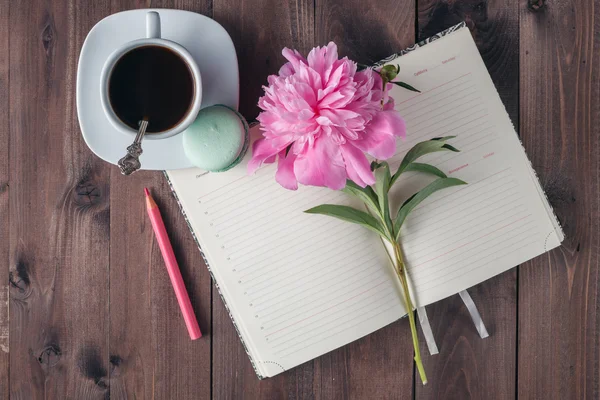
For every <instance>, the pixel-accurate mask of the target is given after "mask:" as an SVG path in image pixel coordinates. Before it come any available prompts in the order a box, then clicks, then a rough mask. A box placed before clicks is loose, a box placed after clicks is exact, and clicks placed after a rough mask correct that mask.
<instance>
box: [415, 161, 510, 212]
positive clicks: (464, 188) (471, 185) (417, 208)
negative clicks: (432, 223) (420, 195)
mask: <svg viewBox="0 0 600 400" xmlns="http://www.w3.org/2000/svg"><path fill="white" fill-rule="evenodd" d="M508 169H510V167H508V168H504V169H503V170H501V171H498V172H495V173H493V174H492V175H490V176H486V177H485V178H483V179H480V180H478V181H477V182H473V183H469V182H467V185H463V187H462V188H461V189H458V190H457V191H456V192H454V194H456V193H458V192H462V191H463V190H466V189H468V188H470V187H473V186H474V185H476V184H478V183H480V182H483V181H485V180H486V179H489V178H491V177H492V176H494V175H498V174H500V173H502V172H504V171H506V170H508ZM445 198H446V197H442V198H439V199H437V200H434V201H430V202H428V203H427V204H424V205H420V206H418V207H415V211H416V210H420V209H421V208H423V207H426V206H430V205H432V204H433V203H437V202H438V201H442V200H444V199H445Z"/></svg>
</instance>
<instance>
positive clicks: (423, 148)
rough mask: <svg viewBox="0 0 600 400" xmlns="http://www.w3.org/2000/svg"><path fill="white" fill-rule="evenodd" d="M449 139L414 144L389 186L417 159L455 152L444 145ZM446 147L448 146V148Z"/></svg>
mask: <svg viewBox="0 0 600 400" xmlns="http://www.w3.org/2000/svg"><path fill="white" fill-rule="evenodd" d="M449 138H451V136H446V137H443V138H435V139H432V140H426V141H424V142H420V143H417V144H415V145H414V146H413V148H412V149H410V150H409V151H408V153H406V155H405V156H404V159H403V160H402V162H401V163H400V166H399V167H398V170H397V171H396V173H395V174H394V175H393V176H392V181H391V183H390V186H392V185H394V183H395V182H396V180H397V179H398V178H399V177H400V175H401V174H402V172H404V171H405V170H406V167H408V166H409V165H410V164H411V163H412V162H413V161H415V160H416V159H417V158H419V157H422V156H424V155H426V154H429V153H435V152H437V151H455V150H456V149H455V148H454V147H452V146H450V145H449V144H446V140H447V139H449ZM448 146H450V148H449V147H448ZM456 151H457V150H456Z"/></svg>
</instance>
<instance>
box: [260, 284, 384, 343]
mask: <svg viewBox="0 0 600 400" xmlns="http://www.w3.org/2000/svg"><path fill="white" fill-rule="evenodd" d="M385 282H387V281H383V282H381V283H379V284H377V285H375V286H373V287H372V288H369V289H367V290H365V291H363V292H360V293H359V294H357V295H355V296H352V297H350V298H347V299H346V300H344V301H342V302H340V303H337V304H335V305H333V306H331V307H329V308H326V309H324V310H321V311H319V312H318V313H314V314H313V315H310V316H308V317H306V318H304V319H301V320H300V321H296V322H294V323H293V324H290V325H288V326H285V327H283V328H281V329H278V330H276V331H275V332H271V333H269V334H268V335H265V337H268V336H271V335H274V334H276V333H278V332H281V331H283V330H285V329H287V328H289V327H290V326H294V325H296V324H299V323H300V322H304V321H306V320H307V319H310V318H312V317H314V316H316V315H319V314H322V313H324V312H325V311H329V310H331V309H332V308H335V307H337V306H339V305H340V304H344V303H345V302H347V301H350V300H352V299H355V298H357V297H358V296H360V295H363V294H365V293H367V292H369V291H371V290H373V289H375V288H376V287H378V286H381V285H383V284H384V283H385Z"/></svg>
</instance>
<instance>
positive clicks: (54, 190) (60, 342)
mask: <svg viewBox="0 0 600 400" xmlns="http://www.w3.org/2000/svg"><path fill="white" fill-rule="evenodd" d="M106 12H107V8H106V5H105V3H102V2H95V3H94V6H93V7H86V9H85V10H82V9H81V8H78V7H77V5H75V4H73V3H67V2H43V1H29V2H11V4H10V25H9V30H10V57H9V63H10V92H9V95H10V107H9V109H10V150H9V151H10V191H9V194H10V233H9V237H10V283H11V287H10V321H11V324H10V325H11V326H10V336H11V341H10V349H11V353H12V357H11V358H10V391H11V397H12V398H14V399H38V398H40V399H42V398H90V399H92V398H99V399H102V398H105V396H106V395H107V394H108V385H109V377H108V375H107V371H108V357H107V356H108V354H107V349H108V329H107V327H108V302H107V298H108V279H107V277H108V266H109V264H108V263H109V259H108V251H109V208H108V207H109V182H108V170H107V166H106V164H105V163H103V162H102V161H100V160H99V159H98V158H96V157H95V156H93V155H92V154H91V152H90V151H89V150H87V147H86V145H85V144H84V142H83V139H82V137H81V135H80V133H79V130H78V123H77V118H76V109H75V90H74V88H75V80H76V66H77V55H78V51H79V49H78V46H79V45H80V43H81V42H82V40H83V35H84V32H81V31H80V30H77V29H76V26H77V25H76V24H77V21H78V20H79V21H84V23H85V21H87V18H93V14H94V13H98V14H99V15H103V14H106Z"/></svg>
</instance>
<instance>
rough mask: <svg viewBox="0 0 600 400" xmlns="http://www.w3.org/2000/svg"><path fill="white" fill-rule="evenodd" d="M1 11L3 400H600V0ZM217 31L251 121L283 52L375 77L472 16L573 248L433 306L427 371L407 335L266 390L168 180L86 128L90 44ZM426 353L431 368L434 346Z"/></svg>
mask: <svg viewBox="0 0 600 400" xmlns="http://www.w3.org/2000/svg"><path fill="white" fill-rule="evenodd" d="M529 1H530V2H529V3H527V1H524V0H521V1H519V2H518V1H515V0H495V1H490V2H487V1H485V0H455V1H448V0H419V1H417V2H415V1H406V0H404V1H394V0H377V1H368V0H332V1H325V0H315V1H312V0H295V1H285V0H281V1H276V0H245V1H241V0H239V1H234V0H172V1H169V0H165V1H156V2H154V1H153V2H151V4H150V2H144V1H127V0H112V1H108V0H98V1H88V2H85V1H82V0H80V1H74V0H71V1H69V0H54V1H51V0H46V1H42V0H35V1H33V0H31V1H25V0H22V1H21V0H19V1H9V0H0V260H3V261H2V263H1V264H0V265H1V266H3V268H1V270H0V281H1V282H4V286H3V287H2V290H1V291H0V398H2V399H7V398H9V397H10V398H13V399H41V398H47V399H87V398H100V399H108V398H114V399H121V398H129V399H134V398H157V399H205V398H210V397H212V398H215V399H230V398H231V399H241V398H248V399H254V398H262V399H280V398H292V399H312V398H317V399H341V398H353V399H380V398H390V399H391V398H394V399H396V398H398V399H412V398H416V399H467V398H474V399H509V398H515V397H519V398H520V399H560V400H563V399H571V398H577V399H582V398H588V399H597V398H598V397H599V396H600V339H599V335H600V310H599V308H600V305H599V304H600V293H599V290H600V287H599V283H600V276H599V274H598V272H599V271H598V267H599V264H600V150H599V146H600V130H599V128H598V126H599V124H600V105H599V104H600V102H599V99H600V86H599V80H600V33H599V29H600V11H599V10H600V4H599V3H598V1H595V0H573V1H567V0H548V1H547V2H546V1H545V0H529ZM147 6H152V7H166V8H180V9H186V10H192V11H196V12H199V13H202V14H205V15H208V16H211V17H212V18H214V19H215V20H217V21H218V22H220V23H221V24H223V26H224V27H225V28H226V29H227V31H228V32H229V33H230V35H231V36H232V38H233V41H234V43H235V45H236V48H237V53H238V57H239V63H240V75H241V81H242V85H241V96H242V102H241V111H242V113H244V114H245V115H246V116H247V117H248V118H253V117H255V116H256V115H257V113H258V109H257V107H256V101H257V99H258V97H259V95H260V93H261V85H263V84H264V83H265V82H266V77H267V75H268V74H271V73H275V72H276V71H277V70H278V68H279V66H280V65H281V64H282V62H283V58H282V56H281V49H282V48H283V47H284V46H288V47H293V48H297V49H299V50H300V51H303V52H306V51H307V50H309V49H310V48H311V47H312V46H314V45H316V44H324V43H326V42H328V41H330V40H334V41H336V42H337V43H338V45H339V46H340V52H341V54H342V55H347V56H349V57H350V58H352V59H354V60H356V61H358V62H361V63H365V64H368V63H369V62H373V61H375V60H379V59H380V58H383V57H385V56H387V55H389V54H391V53H393V52H395V51H397V50H399V49H402V48H404V47H406V46H407V45H409V44H411V43H413V42H414V41H415V40H416V39H420V38H425V37H427V36H429V35H431V34H433V33H436V32H438V31H440V30H442V29H444V28H446V27H448V26H451V25H453V24H455V23H457V22H459V21H461V20H466V21H467V24H468V25H469V27H470V28H471V31H472V33H473V35H474V36H475V38H476V41H477V44H478V46H479V49H480V51H481V54H482V55H483V58H484V60H485V62H486V64H487V67H488V68H489V70H490V73H491V75H492V77H493V79H494V82H495V83H496V86H497V87H498V90H499V92H500V95H501V97H502V100H503V101H504V103H505V105H506V107H507V109H508V112H509V114H510V116H511V118H512V121H513V123H514V125H515V127H516V128H517V130H518V131H519V132H520V135H521V139H522V141H523V144H524V145H525V147H526V149H527V152H528V154H529V157H530V158H531V160H532V162H533V166H534V168H535V169H536V170H537V172H538V174H539V176H540V179H541V181H542V184H543V186H544V188H545V190H546V192H547V193H548V196H549V198H550V202H551V203H552V205H553V206H554V208H555V210H556V213H557V215H558V217H559V219H560V220H561V222H562V226H563V228H564V230H565V233H566V236H567V238H566V240H565V242H564V244H563V246H562V247H561V248H559V249H556V250H554V251H552V252H550V253H548V254H545V255H543V256H540V257H538V258H537V259H535V260H533V261H531V262H528V263H526V264H525V265H521V266H519V267H518V268H516V269H513V270H511V271H509V272H507V273H505V274H503V275H501V276H498V277H497V278H494V279H492V280H490V281H488V282H485V283H484V284H481V285H479V286H477V287H475V288H473V289H472V290H471V291H470V292H471V294H472V296H473V298H474V300H475V302H476V303H477V304H478V306H479V309H480V311H481V314H482V316H483V319H484V321H485V322H486V323H487V327H488V329H489V331H490V334H491V336H490V338H488V339H485V340H481V339H479V337H478V336H477V334H476V332H475V329H474V328H473V325H472V322H471V320H470V318H469V316H468V313H467V311H466V309H465V307H464V306H463V305H462V303H461V301H460V299H459V298H457V297H453V298H449V299H446V300H444V301H441V302H439V303H437V304H435V305H433V306H431V307H428V310H429V316H430V318H431V321H432V325H433V330H434V333H435V335H436V337H437V338H438V345H439V346H440V348H441V352H440V354H439V355H437V356H434V357H432V356H425V367H426V369H427V371H428V375H429V379H430V384H428V385H427V386H425V387H423V386H422V385H421V384H420V383H419V382H418V377H415V371H414V367H413V361H412V349H411V338H410V332H409V326H408V323H407V321H406V320H405V319H404V320H401V321H399V322H396V323H394V324H392V325H390V326H388V327H387V328H385V329H382V330H381V331H379V332H376V333H374V334H372V335H370V336H368V337H366V338H364V339H362V340H359V341H357V342H355V343H352V344H350V345H348V346H345V347H343V348H341V349H339V350H336V351H334V352H332V353H330V354H327V355H325V356H322V357H320V358H319V359H317V360H315V361H312V362H309V363H307V364H305V365H302V366H300V367H298V368H295V369H293V370H291V371H288V372H286V373H283V374H281V375H279V376H277V377H275V378H272V379H267V380H264V381H259V380H258V379H257V378H256V375H255V374H254V371H253V370H252V368H251V365H250V362H249V360H248V357H247V356H246V354H245V353H244V351H243V349H242V346H241V343H240V340H239V339H238V337H237V335H236V333H235V331H234V328H233V325H232V323H231V321H230V319H229V316H228V314H227V311H226V310H225V308H224V306H223V303H222V301H221V299H220V298H219V296H218V295H217V293H216V290H215V289H214V287H213V285H212V283H211V281H210V277H209V274H208V272H207V270H206V268H205V266H204V265H203V263H202V260H201V257H200V254H199V252H198V250H197V249H196V246H195V244H194V242H193V240H192V237H191V234H190V232H189V231H188V229H187V227H186V225H185V223H184V220H183V218H182V216H181V215H180V212H179V210H178V208H177V205H176V203H175V201H174V199H173V198H172V197H171V195H170V193H169V191H168V189H167V185H166V183H165V179H164V178H163V176H162V174H160V173H156V172H141V173H138V174H136V175H134V176H132V177H128V178H125V177H122V176H121V175H120V173H119V171H118V169H117V168H116V167H114V166H112V165H109V164H107V163H105V162H103V161H101V160H100V159H98V158H97V157H96V156H94V155H93V154H92V153H91V152H90V151H89V150H88V148H87V147H86V145H85V143H84V141H83V139H82V137H81V135H80V131H79V125H78V121H77V116H76V107H75V82H76V68H77V59H78V55H79V51H80V48H81V45H82V43H83V41H84V39H85V36H86V35H87V33H88V31H89V30H90V28H91V27H92V26H93V25H94V24H95V23H96V22H98V21H99V20H100V19H102V18H104V17H105V16H107V15H109V14H112V13H115V12H117V11H121V10H126V9H129V8H134V7H147ZM145 186H148V187H152V188H154V190H155V193H156V195H157V196H156V197H157V202H159V203H160V204H159V205H160V206H161V208H162V210H163V213H164V214H165V215H166V216H167V218H166V224H167V228H168V229H169V231H170V233H171V236H172V238H173V241H174V245H175V248H176V254H177V257H178V259H179V260H180V263H181V268H182V272H183V275H184V278H185V281H186V282H187V285H188V288H189V291H190V293H191V296H192V302H193V305H194V307H195V310H196V313H197V314H198V316H199V318H200V325H201V328H202V330H203V332H204V333H205V336H204V337H203V338H202V339H201V340H198V341H195V342H191V341H190V340H189V339H188V337H187V332H186V330H185V328H184V327H183V324H182V320H181V317H180V315H179V309H178V306H177V302H176V300H175V297H174V295H173V292H172V288H171V286H170V283H169V281H168V278H167V275H166V272H165V269H164V266H163V262H162V259H161V256H160V253H159V250H158V248H157V246H156V243H155V241H154V239H153V234H152V231H151V227H150V224H149V222H148V220H147V218H146V215H145V209H144V203H143V201H142V188H143V187H145ZM422 352H424V353H425V354H427V350H426V348H425V345H424V343H422Z"/></svg>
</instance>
